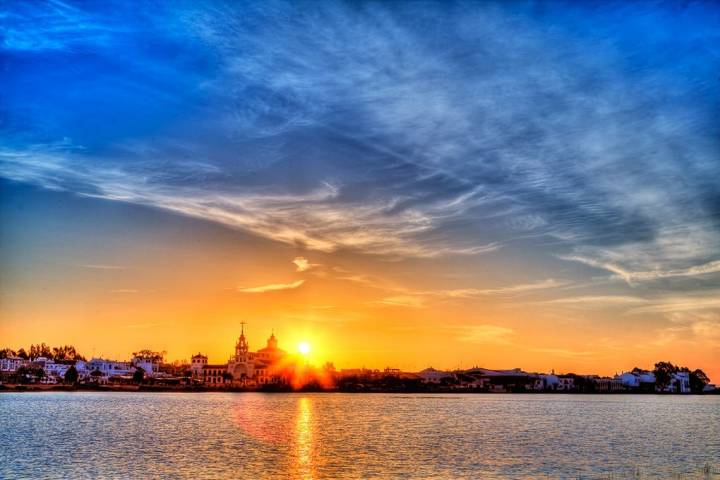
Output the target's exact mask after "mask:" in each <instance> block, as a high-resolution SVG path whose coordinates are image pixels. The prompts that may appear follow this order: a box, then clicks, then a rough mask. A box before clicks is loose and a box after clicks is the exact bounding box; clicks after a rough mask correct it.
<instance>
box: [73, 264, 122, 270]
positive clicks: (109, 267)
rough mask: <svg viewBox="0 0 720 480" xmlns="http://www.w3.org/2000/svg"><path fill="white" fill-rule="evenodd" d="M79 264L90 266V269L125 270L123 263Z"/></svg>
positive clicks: (83, 266) (82, 266)
mask: <svg viewBox="0 0 720 480" xmlns="http://www.w3.org/2000/svg"><path fill="white" fill-rule="evenodd" d="M78 266H79V267H81V268H88V269H90V270H125V267H123V266H121V265H103V264H84V265H78Z"/></svg>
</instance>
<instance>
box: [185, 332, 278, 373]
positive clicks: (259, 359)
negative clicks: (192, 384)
mask: <svg viewBox="0 0 720 480" xmlns="http://www.w3.org/2000/svg"><path fill="white" fill-rule="evenodd" d="M286 357H287V353H286V352H285V350H282V349H281V348H278V341H277V339H276V338H275V334H274V333H273V334H271V335H270V338H268V340H267V345H266V346H265V347H264V348H261V349H260V350H258V351H256V352H251V351H250V346H249V344H248V341H247V338H245V326H244V324H243V325H242V327H241V330H240V337H239V338H238V340H237V342H236V343H235V354H234V355H232V356H231V357H230V359H229V360H228V362H227V363H226V364H208V358H207V356H205V355H203V354H201V353H198V354H197V355H193V356H192V358H191V363H190V371H191V372H192V376H193V378H195V379H197V380H200V381H202V382H203V383H205V384H207V385H213V386H220V385H238V386H243V385H248V386H250V385H266V384H274V383H282V382H285V381H286V378H285V377H286V373H287V372H286V371H285V368H286V365H285V359H286Z"/></svg>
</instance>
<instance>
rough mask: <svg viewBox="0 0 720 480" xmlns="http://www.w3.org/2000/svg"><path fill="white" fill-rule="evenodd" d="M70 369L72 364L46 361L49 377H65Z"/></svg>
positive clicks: (45, 369)
mask: <svg viewBox="0 0 720 480" xmlns="http://www.w3.org/2000/svg"><path fill="white" fill-rule="evenodd" d="M69 369H70V365H67V364H64V363H55V362H52V361H48V362H45V367H43V370H44V371H45V376H46V377H48V378H54V377H60V378H65V374H66V373H67V371H68V370H69Z"/></svg>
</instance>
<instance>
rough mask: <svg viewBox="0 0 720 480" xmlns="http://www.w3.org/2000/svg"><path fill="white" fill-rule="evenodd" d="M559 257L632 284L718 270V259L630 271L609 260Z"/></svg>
mask: <svg viewBox="0 0 720 480" xmlns="http://www.w3.org/2000/svg"><path fill="white" fill-rule="evenodd" d="M560 258H562V259H563V260H570V261H575V262H580V263H584V264H585V265H589V266H591V267H595V268H600V269H603V270H607V271H609V272H611V273H614V274H616V275H617V276H619V277H620V278H622V279H623V280H625V281H626V282H628V283H629V284H632V283H633V282H642V281H652V280H659V279H663V278H673V277H696V276H699V275H708V274H712V273H718V272H720V260H714V261H711V262H706V263H702V264H700V265H692V266H689V267H685V268H676V269H670V270H661V269H658V270H651V271H630V270H627V269H626V268H623V267H621V266H619V265H615V264H613V263H610V262H606V261H602V260H596V259H593V258H587V257H582V256H578V255H565V256H560Z"/></svg>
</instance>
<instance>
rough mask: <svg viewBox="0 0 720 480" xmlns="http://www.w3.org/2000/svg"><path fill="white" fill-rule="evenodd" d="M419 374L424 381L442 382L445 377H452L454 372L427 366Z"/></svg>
mask: <svg viewBox="0 0 720 480" xmlns="http://www.w3.org/2000/svg"><path fill="white" fill-rule="evenodd" d="M417 376H418V377H419V378H420V380H421V381H422V382H423V383H440V382H441V381H442V379H443V378H449V377H452V376H453V375H452V373H450V372H445V371H442V370H435V369H434V368H432V367H430V368H426V369H425V370H421V371H419V372H418V373H417Z"/></svg>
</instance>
